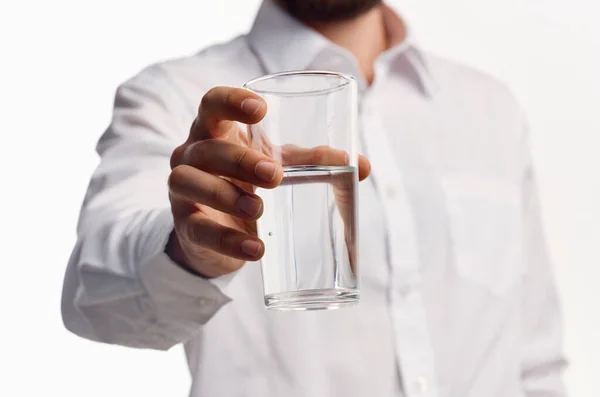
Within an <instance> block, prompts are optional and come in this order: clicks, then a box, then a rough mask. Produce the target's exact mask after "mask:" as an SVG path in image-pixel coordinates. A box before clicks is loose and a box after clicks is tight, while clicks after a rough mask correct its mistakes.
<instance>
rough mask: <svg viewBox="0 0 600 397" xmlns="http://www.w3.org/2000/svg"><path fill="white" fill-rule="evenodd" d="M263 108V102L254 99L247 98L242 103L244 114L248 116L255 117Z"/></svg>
mask: <svg viewBox="0 0 600 397" xmlns="http://www.w3.org/2000/svg"><path fill="white" fill-rule="evenodd" d="M261 106H262V102H261V101H259V100H258V99H254V98H246V99H244V100H243V101H242V112H244V113H246V114H247V115H248V116H254V115H255V114H256V112H258V110H259V109H260V107H261Z"/></svg>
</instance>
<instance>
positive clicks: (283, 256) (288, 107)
mask: <svg viewBox="0 0 600 397" xmlns="http://www.w3.org/2000/svg"><path fill="white" fill-rule="evenodd" d="M244 88H246V89H248V90H250V91H252V92H254V93H256V94H258V95H259V96H261V97H262V98H264V99H265V101H266V102H267V115H266V117H265V118H264V119H263V120H262V121H261V122H260V123H258V124H256V125H250V126H248V133H249V138H250V145H251V146H252V147H253V148H254V149H256V150H259V151H261V152H263V153H265V154H267V155H268V156H270V157H272V158H273V159H275V160H277V161H279V162H280V163H281V164H282V165H283V167H284V179H283V182H282V184H281V185H280V186H279V187H277V188H275V189H272V190H268V189H257V191H256V193H257V194H258V195H259V196H260V197H261V198H262V200H263V202H264V212H263V215H262V217H261V218H260V219H259V221H258V225H257V227H258V235H259V237H260V238H261V239H262V240H263V241H264V242H265V254H264V257H263V259H262V261H261V269H262V277H263V286H264V293H265V305H266V307H267V308H268V309H272V310H318V309H334V308H340V307H346V306H350V305H354V304H356V303H358V301H359V298H360V291H359V285H358V263H357V257H358V255H357V248H358V247H357V245H358V241H357V237H358V236H357V187H358V186H357V185H358V147H357V146H358V142H357V139H358V138H357V85H356V80H355V79H354V78H353V77H351V76H347V75H343V74H339V73H333V72H324V71H302V72H282V73H278V74H274V75H268V76H264V77H260V78H258V79H255V80H252V81H249V82H248V83H246V84H245V85H244Z"/></svg>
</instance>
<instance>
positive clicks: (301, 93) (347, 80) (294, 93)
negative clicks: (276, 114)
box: [242, 70, 356, 97]
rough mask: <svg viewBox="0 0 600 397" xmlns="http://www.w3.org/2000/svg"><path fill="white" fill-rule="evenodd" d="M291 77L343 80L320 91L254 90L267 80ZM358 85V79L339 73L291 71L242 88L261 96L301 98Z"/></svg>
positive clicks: (256, 79)
mask: <svg viewBox="0 0 600 397" xmlns="http://www.w3.org/2000/svg"><path fill="white" fill-rule="evenodd" d="M290 76H321V77H336V78H340V79H342V82H341V83H340V84H338V85H336V86H335V87H329V88H323V89H320V90H310V91H288V92H285V91H272V90H260V89H256V88H252V85H254V84H256V83H260V82H263V81H267V80H274V79H277V78H280V77H290ZM350 84H356V78H354V76H352V75H349V74H345V73H339V72H331V71H327V70H290V71H285V72H278V73H271V74H266V75H264V76H260V77H256V78H254V79H252V80H249V81H247V82H246V83H244V85H243V86H242V88H244V89H246V90H248V91H251V92H254V93H255V94H259V95H274V96H288V97H300V96H316V95H324V94H329V93H332V92H336V91H339V90H341V89H343V88H344V87H346V86H348V85H350Z"/></svg>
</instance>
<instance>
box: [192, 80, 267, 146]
mask: <svg viewBox="0 0 600 397" xmlns="http://www.w3.org/2000/svg"><path fill="white" fill-rule="evenodd" d="M266 113H267V104H266V102H265V101H264V100H263V99H262V98H261V97H259V96H258V95H256V94H255V93H253V92H251V91H248V90H245V89H243V88H234V87H215V88H212V89H211V90H209V91H208V92H207V93H206V94H204V96H203V97H202V101H201V102H200V107H199V109H198V117H197V118H196V120H195V121H194V124H192V130H191V131H190V137H191V138H192V140H194V141H197V140H203V139H214V138H219V137H221V136H222V135H224V134H226V133H227V132H229V131H231V130H232V128H234V127H236V128H237V126H236V125H235V122H236V121H239V122H241V123H244V124H256V123H258V122H259V121H260V120H262V119H263V117H265V114H266Z"/></svg>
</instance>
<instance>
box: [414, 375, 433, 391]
mask: <svg viewBox="0 0 600 397" xmlns="http://www.w3.org/2000/svg"><path fill="white" fill-rule="evenodd" d="M414 385H415V389H416V390H417V391H418V392H419V393H421V394H425V393H427V391H429V383H428V382H427V379H426V378H425V377H424V376H419V377H418V378H417V379H416V380H415V382H414Z"/></svg>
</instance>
